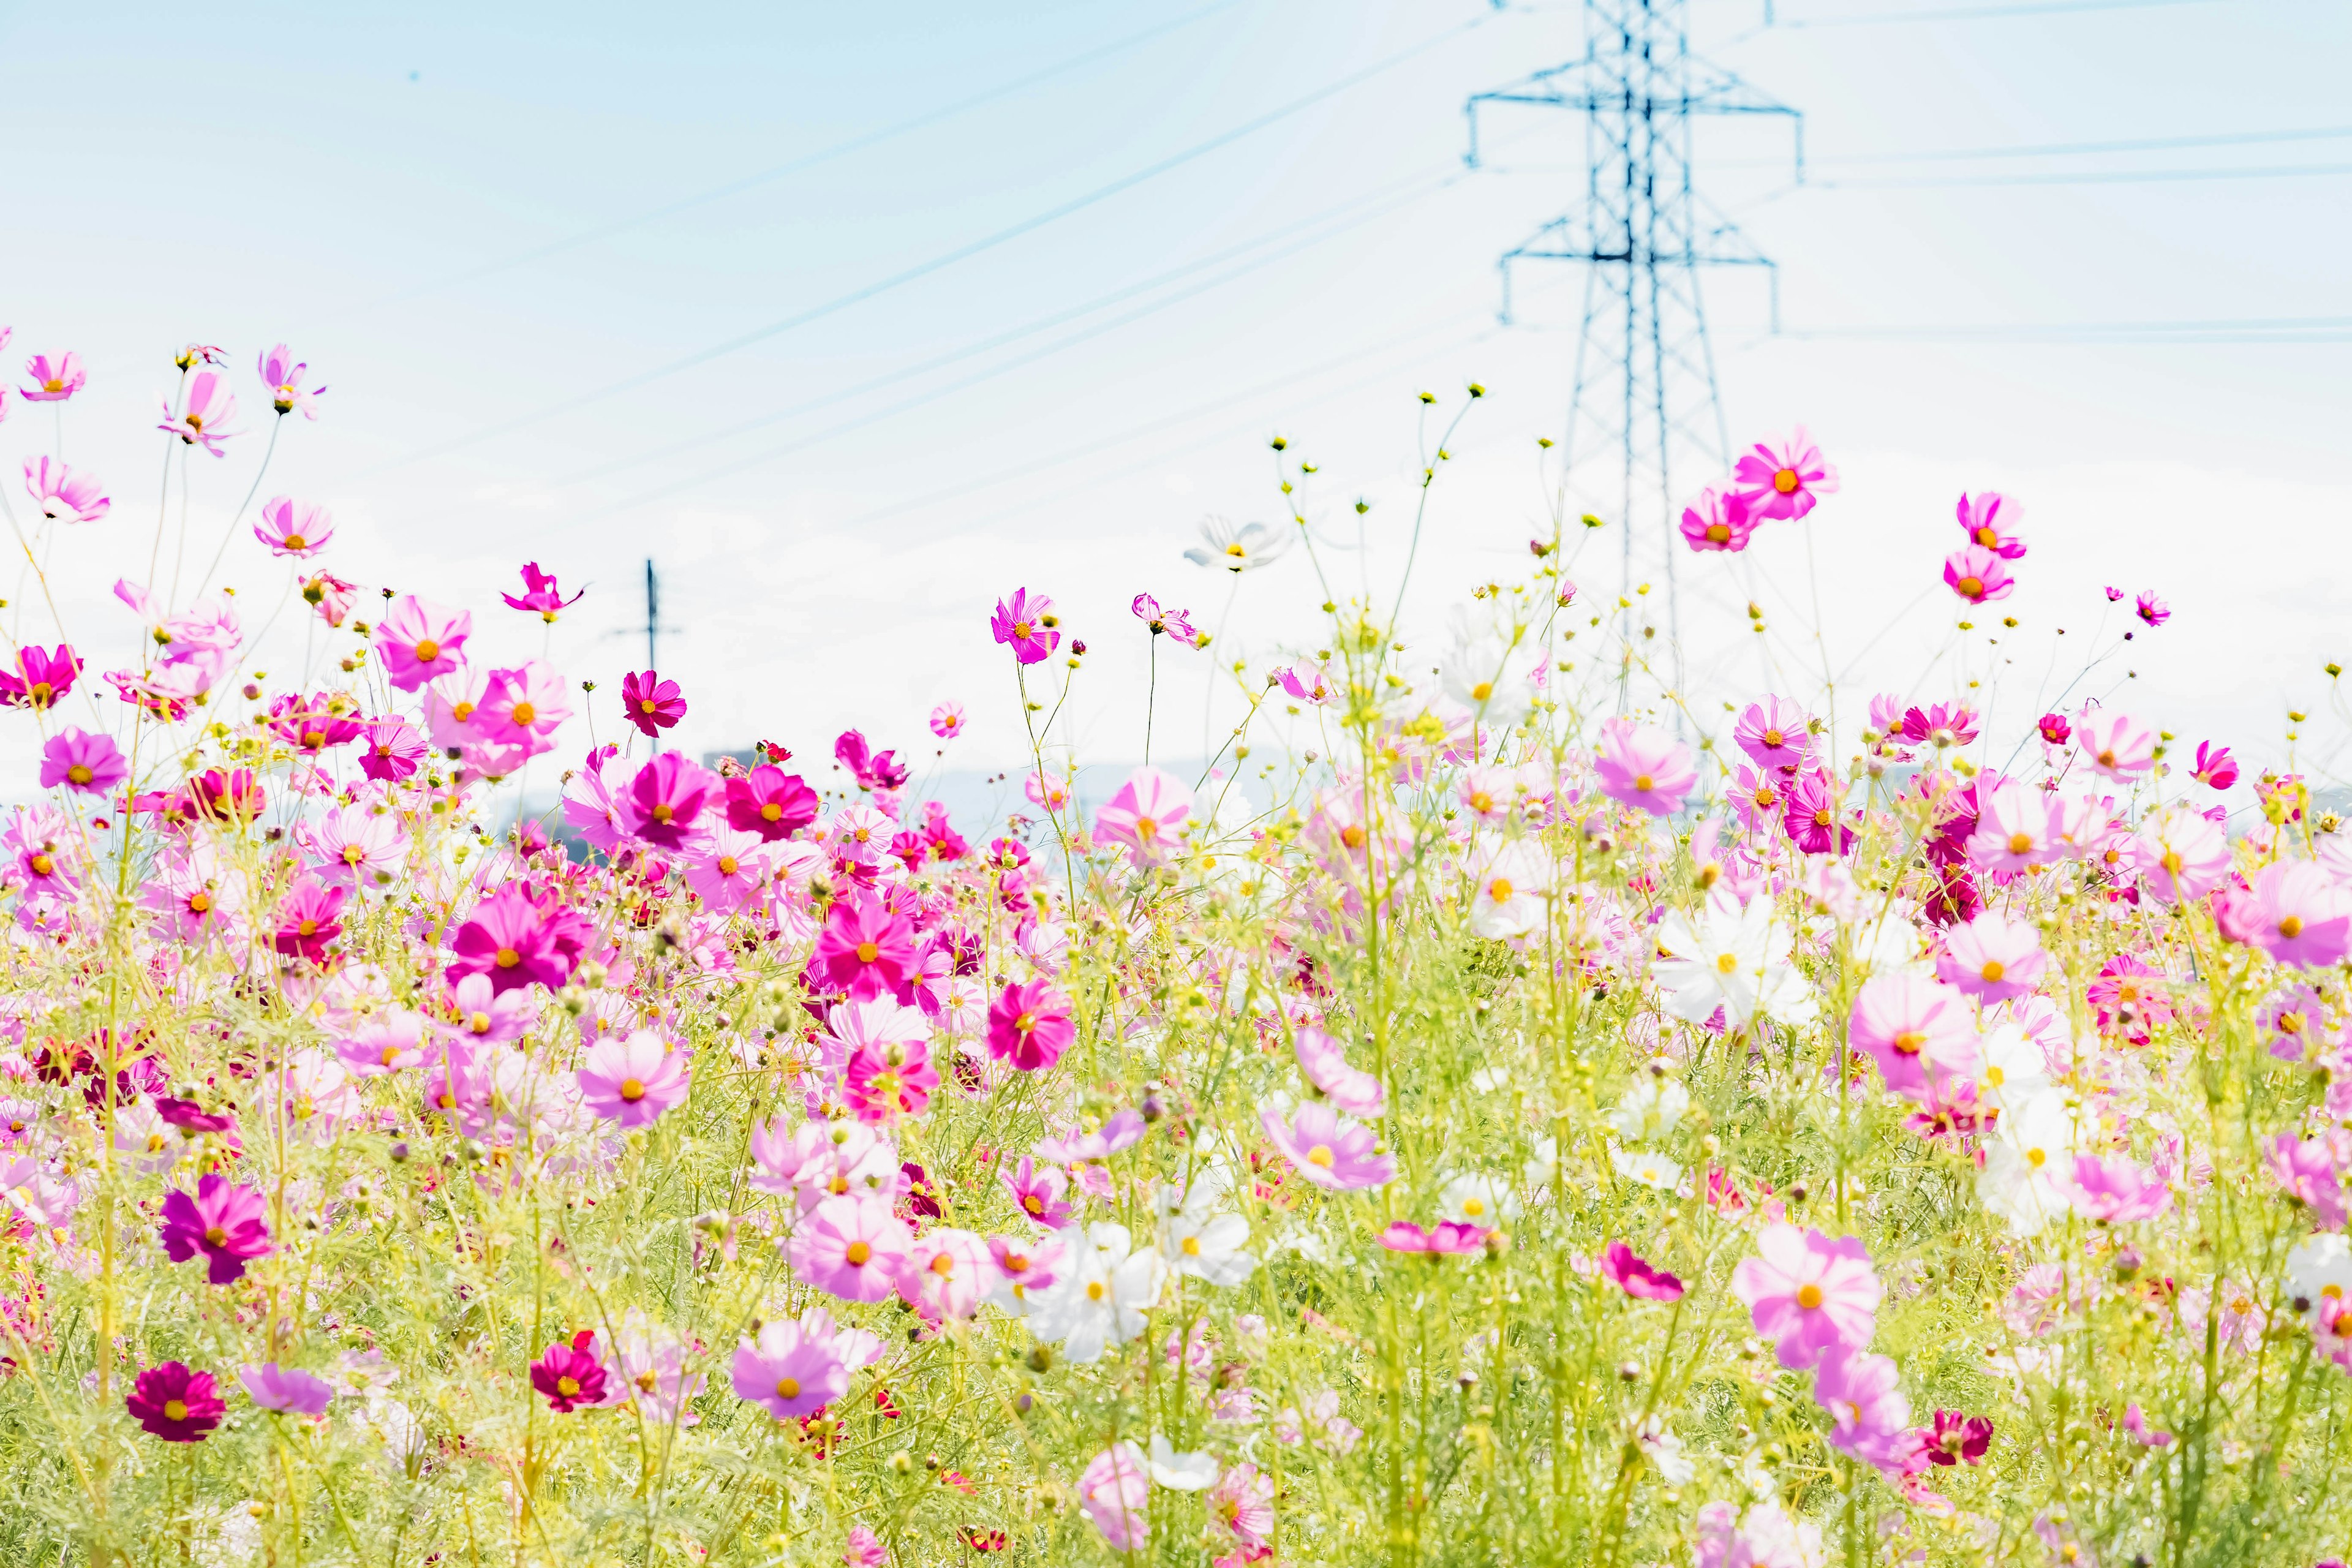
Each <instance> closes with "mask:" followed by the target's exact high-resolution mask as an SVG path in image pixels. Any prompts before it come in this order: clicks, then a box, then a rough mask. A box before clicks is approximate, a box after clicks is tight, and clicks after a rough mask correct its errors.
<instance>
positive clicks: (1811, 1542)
mask: <svg viewBox="0 0 2352 1568" xmlns="http://www.w3.org/2000/svg"><path fill="white" fill-rule="evenodd" d="M1696 1534H1697V1538H1698V1539H1697V1542H1696V1552H1695V1553H1694V1562H1695V1563H1696V1568H1822V1565H1823V1564H1824V1563H1828V1562H1829V1553H1828V1552H1827V1551H1826V1550H1825V1549H1824V1548H1823V1546H1822V1527H1821V1526H1820V1525H1818V1524H1815V1523H1814V1522H1813V1521H1811V1520H1796V1519H1790V1517H1789V1515H1788V1512H1787V1510H1784V1509H1782V1508H1781V1506H1780V1500H1779V1499H1778V1498H1769V1497H1768V1498H1766V1499H1765V1500H1763V1501H1762V1502H1759V1503H1757V1504H1756V1505H1755V1506H1753V1507H1752V1508H1750V1509H1749V1510H1748V1511H1747V1513H1745V1514H1744V1515H1743V1514H1740V1513H1738V1512H1736V1511H1735V1510H1733V1508H1732V1506H1731V1504H1729V1503H1727V1502H1711V1503H1708V1504H1706V1506H1704V1507H1702V1508H1701V1509H1700V1510H1698V1515H1697V1519H1696Z"/></svg>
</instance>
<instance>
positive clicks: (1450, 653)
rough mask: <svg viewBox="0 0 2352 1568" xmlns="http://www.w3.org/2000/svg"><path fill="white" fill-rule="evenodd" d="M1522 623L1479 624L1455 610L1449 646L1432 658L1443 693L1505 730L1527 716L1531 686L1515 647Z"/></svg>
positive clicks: (1532, 694) (1525, 658) (1523, 660)
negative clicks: (1436, 660) (1451, 645)
mask: <svg viewBox="0 0 2352 1568" xmlns="http://www.w3.org/2000/svg"><path fill="white" fill-rule="evenodd" d="M1523 637H1524V634H1523V630H1522V628H1520V627H1518V626H1496V625H1483V626H1482V625H1481V624H1479V623H1478V622H1477V621H1476V620H1475V619H1473V618H1471V617H1470V616H1466V615H1463V614H1460V613H1458V612H1457V614H1456V615H1455V617H1454V646H1453V647H1451V648H1449V649H1448V650H1447V651H1446V654H1445V657H1444V658H1442V659H1440V660H1439V661H1438V667H1437V668H1438V677H1439V679H1440V680H1442V681H1443V682H1444V687H1445V694H1446V695H1447V696H1448V697H1451V698H1453V699H1454V700H1455V701H1456V702H1459V703H1461V704H1462V705H1463V706H1464V707H1465V708H1467V709H1469V710H1470V711H1471V712H1472V713H1474V714H1475V715H1476V716H1477V719H1478V722H1479V723H1480V724H1482V725H1485V726H1487V727H1489V728H1493V729H1498V730H1503V729H1508V728H1510V726H1512V725H1514V724H1516V723H1517V722H1518V721H1520V720H1522V719H1524V718H1526V717H1527V716H1528V709H1529V708H1530V707H1532V706H1533V705H1534V702H1535V690H1534V689H1533V688H1532V687H1530V686H1529V685H1528V680H1527V676H1526V674H1525V672H1524V670H1522V669H1520V668H1517V667H1518V666H1523V665H1525V664H1526V663H1527V662H1528V656H1527V654H1526V652H1525V651H1524V650H1523V649H1522V648H1521V647H1520V646H1519V645H1520V643H1521V641H1522V640H1523Z"/></svg>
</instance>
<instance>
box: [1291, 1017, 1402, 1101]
mask: <svg viewBox="0 0 2352 1568" xmlns="http://www.w3.org/2000/svg"><path fill="white" fill-rule="evenodd" d="M1290 1048H1291V1052H1292V1054H1293V1055H1295V1056H1296V1057H1297V1058H1298V1071H1299V1073H1300V1075H1301V1076H1302V1077H1304V1078H1305V1079H1307V1082H1308V1083H1311V1084H1313V1085H1314V1086H1315V1087H1316V1088H1317V1089H1319V1090H1321V1091H1322V1092H1323V1093H1324V1094H1326V1095H1328V1096H1329V1097H1330V1100H1331V1103H1332V1104H1334V1105H1336V1106H1338V1107H1339V1109H1340V1110H1344V1111H1346V1112H1348V1113H1349V1115H1351V1116H1378V1115H1380V1114H1381V1112H1382V1111H1383V1110H1387V1109H1388V1102H1389V1097H1388V1090H1387V1089H1385V1088H1384V1087H1382V1085H1381V1080H1380V1079H1377V1078H1375V1077H1373V1076H1372V1075H1371V1074H1370V1073H1368V1072H1366V1071H1364V1070H1363V1069H1362V1068H1359V1067H1356V1066H1353V1065H1352V1064H1350V1063H1349V1060H1348V1053H1347V1050H1346V1048H1345V1047H1342V1046H1341V1045H1340V1044H1339V1041H1337V1040H1335V1039H1333V1038H1332V1037H1330V1036H1328V1035H1327V1034H1325V1033H1324V1032H1323V1031H1322V1030H1320V1029H1318V1028H1316V1027H1314V1026H1312V1025H1307V1024H1301V1025H1300V1026H1298V1029H1297V1033H1296V1034H1295V1035H1294V1036H1293V1037H1292V1039H1291V1043H1290Z"/></svg>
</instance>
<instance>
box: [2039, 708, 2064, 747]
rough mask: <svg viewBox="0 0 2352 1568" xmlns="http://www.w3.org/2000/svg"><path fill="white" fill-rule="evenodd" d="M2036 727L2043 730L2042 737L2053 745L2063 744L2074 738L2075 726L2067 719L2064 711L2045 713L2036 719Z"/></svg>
mask: <svg viewBox="0 0 2352 1568" xmlns="http://www.w3.org/2000/svg"><path fill="white" fill-rule="evenodd" d="M2034 727H2035V728H2036V729H2038V730H2040V731H2042V739H2043V740H2044V741H2046V742H2049V743H2050V744H2051V745H2053V746H2063V745H2064V744H2065V743H2066V742H2068V741H2070V740H2072V739H2074V725H2072V724H2069V723H2068V722H2067V721H2066V716H2065V715H2064V714H2063V713H2044V714H2043V715H2042V717H2041V718H2039V719H2037V720H2035V721H2034Z"/></svg>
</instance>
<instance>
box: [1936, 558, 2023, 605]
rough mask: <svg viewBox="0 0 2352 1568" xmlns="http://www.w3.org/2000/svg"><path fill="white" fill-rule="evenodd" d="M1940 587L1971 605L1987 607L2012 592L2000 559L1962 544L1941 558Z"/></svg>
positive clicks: (2013, 585)
mask: <svg viewBox="0 0 2352 1568" xmlns="http://www.w3.org/2000/svg"><path fill="white" fill-rule="evenodd" d="M1944 585H1945V586H1946V587H1948V588H1949V589H1951V591H1952V592H1953V593H1955V594H1958V595H1959V596H1960V597H1961V598H1963V599H1966V600H1967V601H1968V602H1969V604H1971V605H1989V604H1991V603H1992V602H1993V601H1994V600H1996V599H2006V598H2008V597H2009V596H2010V595H2011V593H2013V592H2015V591H2016V588H2017V579H2016V578H2014V577H2011V575H2010V574H2009V568H2008V566H2007V565H2006V564H2005V563H2003V562H2002V560H2001V558H2000V556H1998V555H1996V554H1994V553H1993V552H1991V551H1990V550H1987V549H1985V548H1984V547H1983V546H1982V545H1980V544H1966V545H1962V546H1961V547H1960V548H1959V549H1958V550H1955V551H1953V552H1951V554H1949V555H1948V556H1946V557H1945V558H1944Z"/></svg>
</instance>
